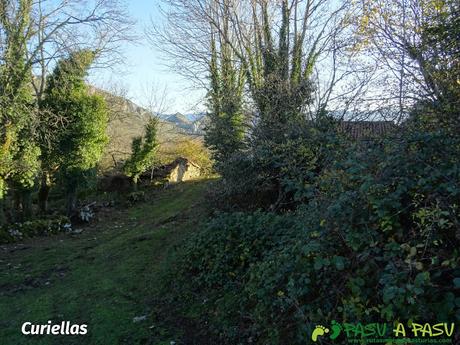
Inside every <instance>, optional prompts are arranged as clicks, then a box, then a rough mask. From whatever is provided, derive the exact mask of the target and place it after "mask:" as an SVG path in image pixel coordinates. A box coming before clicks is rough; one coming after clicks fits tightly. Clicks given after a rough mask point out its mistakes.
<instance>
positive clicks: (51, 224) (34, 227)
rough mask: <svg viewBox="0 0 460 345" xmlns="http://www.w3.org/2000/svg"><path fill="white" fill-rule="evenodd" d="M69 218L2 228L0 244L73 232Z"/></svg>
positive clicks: (62, 217) (0, 230)
mask: <svg viewBox="0 0 460 345" xmlns="http://www.w3.org/2000/svg"><path fill="white" fill-rule="evenodd" d="M71 228H72V225H71V223H70V220H69V218H67V217H64V216H58V217H53V218H46V219H38V220H33V221H28V222H24V223H14V224H8V225H5V226H3V227H0V244H6V243H13V242H17V241H21V240H23V239H25V238H30V237H35V236H50V235H53V234H57V233H60V232H65V231H69V230H71Z"/></svg>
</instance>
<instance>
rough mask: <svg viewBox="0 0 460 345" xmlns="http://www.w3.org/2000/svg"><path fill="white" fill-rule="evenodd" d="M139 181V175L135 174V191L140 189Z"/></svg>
mask: <svg viewBox="0 0 460 345" xmlns="http://www.w3.org/2000/svg"><path fill="white" fill-rule="evenodd" d="M138 183H139V177H138V176H134V177H133V184H134V186H133V187H134V191H135V192H137V191H138Z"/></svg>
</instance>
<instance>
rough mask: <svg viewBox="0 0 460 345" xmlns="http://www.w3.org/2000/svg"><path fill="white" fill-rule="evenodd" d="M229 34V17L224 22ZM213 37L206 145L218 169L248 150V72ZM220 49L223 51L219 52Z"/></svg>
mask: <svg viewBox="0 0 460 345" xmlns="http://www.w3.org/2000/svg"><path fill="white" fill-rule="evenodd" d="M222 21H223V22H224V24H223V26H224V28H223V30H224V31H225V32H228V30H229V22H228V17H224V18H223V19H222ZM216 36H217V37H216ZM218 37H219V36H218V35H211V40H212V42H211V61H210V66H209V74H210V88H209V91H208V119H209V122H208V124H207V126H206V133H205V143H206V146H207V147H208V148H209V149H210V150H211V152H212V154H213V159H214V161H215V167H216V169H217V171H219V172H220V173H224V169H223V167H224V166H225V164H228V160H229V159H230V158H231V157H232V155H234V154H235V153H236V152H239V151H240V150H242V149H243V148H244V136H245V130H246V128H245V127H246V123H245V121H246V119H245V116H244V114H243V91H244V83H245V79H244V70H243V68H241V66H240V65H239V64H237V63H236V62H235V56H234V53H233V52H232V49H231V46H230V45H229V44H228V42H226V41H222V40H219V39H218ZM219 48H220V49H219Z"/></svg>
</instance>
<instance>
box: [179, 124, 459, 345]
mask: <svg viewBox="0 0 460 345" xmlns="http://www.w3.org/2000/svg"><path fill="white" fill-rule="evenodd" d="M345 153H346V154H345V155H344V157H345V158H344V159H342V160H337V161H336V162H335V163H334V164H330V165H328V166H327V167H326V168H324V169H322V170H321V171H319V172H318V173H317V174H316V176H312V178H311V179H310V183H309V184H307V185H303V186H302V187H301V188H298V191H299V192H300V194H301V195H303V197H302V203H300V204H299V205H298V207H297V208H296V210H295V211H291V212H287V213H286V212H285V213H283V214H279V215H275V214H273V213H263V212H255V213H233V214H222V215H220V216H218V217H216V218H215V219H213V220H212V221H211V222H210V223H209V224H208V226H207V227H206V229H205V230H203V231H202V232H201V233H199V234H198V235H197V237H196V238H195V239H194V241H192V243H191V244H190V245H189V246H188V248H187V249H186V251H185V254H184V256H183V261H182V263H181V265H182V268H183V275H182V277H183V278H184V277H185V278H186V280H187V281H191V282H193V286H194V287H195V290H194V291H195V292H194V293H195V294H198V295H199V296H205V300H206V309H205V310H206V311H205V312H204V313H205V314H206V315H203V318H205V319H207V320H209V321H210V323H209V329H210V330H212V331H213V332H214V334H215V335H216V336H217V337H218V338H220V341H221V342H223V343H228V344H240V343H243V344H246V343H255V344H304V343H305V339H306V337H307V335H308V334H311V333H310V331H311V330H310V329H309V327H310V326H309V325H310V324H311V323H313V324H318V323H328V322H330V321H331V320H333V319H335V320H344V321H345V320H346V321H355V322H363V323H365V322H382V321H393V320H397V319H399V320H409V319H419V320H425V321H430V320H431V321H437V320H439V321H441V320H442V321H451V322H455V321H457V322H458V321H460V300H459V298H458V297H456V294H455V291H458V288H459V286H458V285H459V279H458V277H459V276H460V268H459V253H458V248H459V247H460V226H459V224H460V223H459V220H460V209H459V207H460V161H459V157H460V154H459V153H460V141H459V140H458V139H454V138H452V137H449V136H447V135H445V134H444V133H441V132H433V133H417V132H416V133H414V134H410V133H406V135H405V136H404V139H402V138H400V139H391V140H385V141H382V142H374V143H368V144H367V146H365V147H363V146H362V145H361V146H356V145H351V146H350V147H349V148H348V150H347V151H346V152H345ZM456 278H457V279H456ZM185 284H186V286H190V285H189V284H188V283H187V282H186V283H185Z"/></svg>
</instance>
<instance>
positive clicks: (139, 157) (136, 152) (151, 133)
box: [123, 118, 158, 188]
mask: <svg viewBox="0 0 460 345" xmlns="http://www.w3.org/2000/svg"><path fill="white" fill-rule="evenodd" d="M157 126H158V120H157V119H156V118H151V119H150V120H149V122H148V123H147V124H146V126H145V134H144V136H143V137H137V138H134V139H133V142H132V147H131V149H132V154H131V157H130V158H129V159H128V160H127V161H126V163H125V166H124V168H123V169H124V172H125V174H126V175H127V176H129V177H131V179H132V180H133V182H134V186H135V187H136V188H137V183H138V181H139V177H140V175H141V174H142V173H144V172H145V171H146V170H147V169H148V168H149V167H152V166H153V163H154V159H155V155H156V149H157V146H158V142H157Z"/></svg>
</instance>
